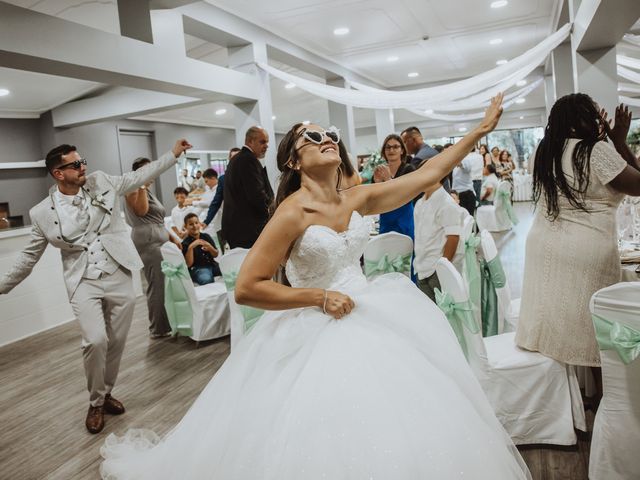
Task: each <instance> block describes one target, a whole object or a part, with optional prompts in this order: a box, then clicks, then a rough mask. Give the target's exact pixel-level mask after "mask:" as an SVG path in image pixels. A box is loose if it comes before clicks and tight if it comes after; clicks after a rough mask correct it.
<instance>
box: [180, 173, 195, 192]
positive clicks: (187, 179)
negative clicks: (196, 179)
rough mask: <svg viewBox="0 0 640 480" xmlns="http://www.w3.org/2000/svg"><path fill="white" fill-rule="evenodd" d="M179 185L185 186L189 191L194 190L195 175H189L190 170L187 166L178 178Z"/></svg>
mask: <svg viewBox="0 0 640 480" xmlns="http://www.w3.org/2000/svg"><path fill="white" fill-rule="evenodd" d="M178 186H179V187H182V188H184V189H185V190H187V191H188V192H190V191H191V190H193V177H192V176H191V175H189V170H187V169H186V168H183V169H182V175H180V178H179V179H178Z"/></svg>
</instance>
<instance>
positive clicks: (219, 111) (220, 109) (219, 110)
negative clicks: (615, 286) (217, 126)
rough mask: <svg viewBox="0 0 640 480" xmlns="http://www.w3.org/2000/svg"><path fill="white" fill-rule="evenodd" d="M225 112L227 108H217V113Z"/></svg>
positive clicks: (222, 113)
mask: <svg viewBox="0 0 640 480" xmlns="http://www.w3.org/2000/svg"><path fill="white" fill-rule="evenodd" d="M225 113H227V109H226V108H219V109H218V110H216V115H224V114H225Z"/></svg>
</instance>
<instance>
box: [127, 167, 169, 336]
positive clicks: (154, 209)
mask: <svg viewBox="0 0 640 480" xmlns="http://www.w3.org/2000/svg"><path fill="white" fill-rule="evenodd" d="M150 162H151V161H150V160H149V159H148V158H137V159H136V160H135V161H134V162H133V170H134V171H135V170H137V169H139V168H140V167H143V166H144V165H146V164H148V163H150ZM148 187H149V185H143V186H142V187H140V188H139V189H138V190H136V191H134V192H131V193H129V194H128V195H127V196H126V200H127V202H126V204H127V208H126V209H125V212H126V215H127V221H128V222H129V225H131V239H132V240H133V243H134V245H135V246H136V249H137V250H138V253H139V254H140V258H141V259H142V263H143V264H144V276H145V278H146V279H147V307H148V310H149V332H150V335H151V338H161V337H166V336H169V335H171V325H170V324H169V319H168V317H167V312H166V311H165V309H164V275H163V273H162V270H161V268H160V264H161V262H162V255H161V253H160V247H161V246H162V244H163V243H165V242H166V241H167V240H171V238H170V236H169V232H168V231H167V230H166V229H165V227H164V217H165V215H166V212H165V209H164V206H163V205H162V203H160V201H159V200H158V199H157V198H156V197H155V196H154V195H153V194H152V193H151V192H150V191H149V189H148Z"/></svg>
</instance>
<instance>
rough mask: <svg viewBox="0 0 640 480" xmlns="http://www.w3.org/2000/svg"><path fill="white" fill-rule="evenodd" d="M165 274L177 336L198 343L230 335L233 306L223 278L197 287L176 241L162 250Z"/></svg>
mask: <svg viewBox="0 0 640 480" xmlns="http://www.w3.org/2000/svg"><path fill="white" fill-rule="evenodd" d="M160 253H161V254H162V258H163V261H162V265H161V268H162V273H164V307H165V310H166V311H167V317H169V323H170V325H171V331H172V333H174V334H179V335H184V336H188V337H191V338H192V339H193V340H195V341H196V342H200V341H203V340H212V339H214V338H219V337H223V336H225V335H229V319H230V313H229V304H228V302H227V292H226V288H225V287H224V284H223V283H222V279H217V280H216V281H215V282H214V283H209V284H208V285H194V283H193V282H192V280H191V276H190V275H189V270H188V268H187V264H186V263H185V260H184V256H183V255H182V252H181V251H180V249H179V248H178V247H177V246H176V245H175V244H173V243H172V242H166V243H165V244H164V245H162V247H160Z"/></svg>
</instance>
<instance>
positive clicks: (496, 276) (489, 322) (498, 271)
mask: <svg viewBox="0 0 640 480" xmlns="http://www.w3.org/2000/svg"><path fill="white" fill-rule="evenodd" d="M481 276H482V309H481V318H482V336H483V337H491V336H493V335H497V334H498V331H499V328H498V327H499V321H500V320H499V312H498V296H497V294H496V288H502V287H504V286H505V285H506V284H507V277H506V276H505V274H504V269H503V268H502V262H501V261H500V257H496V258H494V259H493V260H491V261H490V262H486V261H484V260H483V261H482V269H481Z"/></svg>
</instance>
